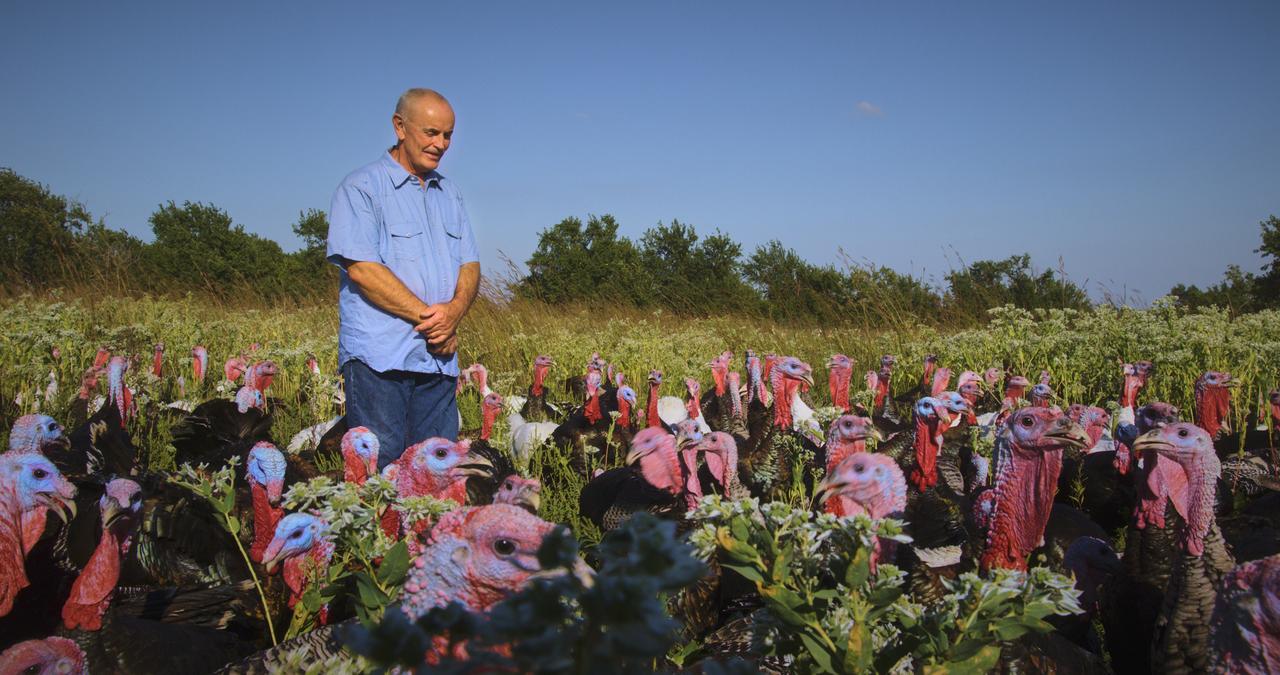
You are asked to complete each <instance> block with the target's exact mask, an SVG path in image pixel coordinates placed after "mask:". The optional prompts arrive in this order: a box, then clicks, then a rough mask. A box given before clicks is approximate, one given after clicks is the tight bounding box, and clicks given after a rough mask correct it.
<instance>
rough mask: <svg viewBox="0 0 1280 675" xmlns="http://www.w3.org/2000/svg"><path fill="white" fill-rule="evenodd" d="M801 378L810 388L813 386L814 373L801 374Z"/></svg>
mask: <svg viewBox="0 0 1280 675" xmlns="http://www.w3.org/2000/svg"><path fill="white" fill-rule="evenodd" d="M800 380H801V381H802V382H804V383H805V386H807V387H810V388H812V387H813V373H805V374H804V375H801V376H800Z"/></svg>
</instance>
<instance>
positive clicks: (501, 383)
mask: <svg viewBox="0 0 1280 675" xmlns="http://www.w3.org/2000/svg"><path fill="white" fill-rule="evenodd" d="M337 330H338V317H337V310H336V307H334V306H333V305H330V304H325V305H310V306H308V305H303V304H296V305H270V306H269V305H258V306H236V305H234V304H226V303H214V302H211V301H208V300H203V299H200V298H196V297H194V296H188V297H185V298H179V299H158V298H153V297H147V296H143V297H133V298H120V297H103V296H100V295H95V294H90V293H83V294H76V295H72V294H66V293H64V294H58V293H52V294H48V295H44V296H30V295H28V296H21V297H16V298H10V299H7V300H0V425H2V426H0V434H6V435H7V433H8V428H9V425H10V423H11V422H12V420H13V419H14V417H16V416H17V415H20V414H24V413H28V412H33V411H35V410H37V409H39V410H42V411H45V412H48V413H50V414H53V415H54V416H55V417H58V418H63V416H65V414H66V412H67V410H68V409H69V407H70V405H71V402H72V399H73V398H74V397H75V394H76V389H77V387H78V384H79V378H80V374H81V373H82V372H83V370H84V369H85V368H86V367H87V366H88V365H89V364H90V363H91V362H92V360H93V356H94V353H95V351H96V350H97V349H98V347H100V346H104V345H105V346H109V347H111V348H112V350H113V352H115V353H117V354H131V355H135V356H136V357H138V358H137V361H136V364H135V366H134V367H133V368H131V370H130V373H129V377H128V379H129V381H130V384H131V386H132V387H133V388H134V389H135V390H137V391H138V392H139V398H140V399H141V400H142V402H143V404H144V405H155V406H160V405H161V404H163V403H165V402H167V401H169V400H172V399H174V398H177V397H178V396H179V392H178V391H177V385H176V377H177V376H178V375H182V376H183V377H184V378H185V380H186V384H187V387H186V398H187V399H189V400H192V401H196V402H198V401H201V400H206V399H208V398H212V397H214V396H218V395H227V393H228V391H227V390H226V389H225V385H224V389H223V390H222V391H219V389H218V380H219V379H220V378H221V372H222V363H223V362H224V361H225V360H226V359H228V358H229V357H231V356H234V355H236V354H239V353H242V352H246V351H247V350H248V349H249V346H250V345H251V344H252V343H259V344H260V345H261V347H260V349H259V350H258V351H257V352H256V353H255V354H254V357H255V358H270V359H274V360H275V361H276V362H277V363H279V364H280V366H281V372H280V374H279V376H277V378H276V380H275V383H274V384H273V385H272V389H271V391H270V394H271V396H273V397H275V398H277V399H279V400H280V401H282V402H283V405H282V406H280V408H279V409H278V410H277V411H276V416H275V419H276V422H275V427H274V429H275V435H276V437H277V439H278V440H280V441H281V442H284V441H287V440H288V438H289V437H290V436H292V435H293V434H294V433H296V432H297V431H299V430H301V429H303V428H305V427H307V426H310V425H312V424H316V423H319V422H322V421H324V420H327V419H329V418H330V417H332V416H334V415H336V414H338V413H339V407H338V406H337V405H336V404H335V403H334V402H333V400H332V393H333V392H336V391H338V390H340V383H339V381H338V379H337V376H336V372H337V337H336V336H337ZM460 337H461V341H460V344H461V359H462V362H463V363H464V364H466V363H471V362H474V361H480V362H483V363H485V365H487V366H488V367H489V370H490V373H491V379H490V386H492V387H493V388H494V389H495V390H497V391H499V392H500V393H503V394H512V393H523V392H524V391H525V390H526V388H527V387H528V385H529V382H530V378H531V371H530V363H531V362H532V360H533V358H534V356H536V355H538V354H548V355H550V356H551V357H552V358H553V359H555V361H556V363H557V366H556V369H555V370H553V372H552V377H551V378H550V382H551V383H552V388H553V396H564V395H563V394H562V393H561V392H560V391H559V388H558V383H559V382H560V381H562V380H563V379H564V378H565V377H568V376H570V375H577V374H580V373H581V372H582V364H583V363H584V362H585V361H586V359H587V357H588V356H589V355H590V353H591V352H593V351H598V352H600V353H601V354H602V355H604V357H605V358H606V359H608V360H609V361H610V362H612V363H613V364H614V365H615V367H616V368H617V369H618V370H620V371H621V372H623V373H625V374H626V376H627V377H628V379H629V381H631V382H632V383H642V382H643V381H644V378H645V376H646V375H647V373H648V372H649V370H650V369H653V368H657V369H660V370H662V371H663V372H664V373H665V375H666V378H665V381H664V384H663V393H664V394H671V395H680V394H681V390H682V385H681V382H682V381H683V378H685V377H697V378H700V379H703V380H706V379H708V372H707V371H708V368H707V364H708V361H709V360H710V359H711V358H712V357H713V356H714V355H716V354H719V353H720V352H721V351H723V350H725V349H729V350H733V351H734V352H735V353H737V354H738V359H739V363H741V358H742V355H743V353H744V351H745V350H746V349H754V350H756V351H757V352H758V353H767V352H776V353H778V354H788V355H794V356H798V357H800V358H802V359H804V360H805V361H807V362H808V363H810V364H812V365H813V366H814V368H815V370H816V371H817V372H816V373H815V378H816V379H817V380H818V386H817V387H815V389H814V391H812V392H810V395H811V396H812V398H813V400H814V403H815V404H817V405H825V404H826V403H827V393H826V387H825V386H824V382H823V381H824V376H823V374H822V372H821V370H822V364H824V363H825V362H826V360H827V358H828V357H830V356H831V355H832V354H834V353H844V354H846V355H848V356H850V357H851V358H852V359H853V360H854V362H855V363H856V364H857V366H858V367H859V368H860V369H863V370H870V369H874V368H876V367H877V365H878V362H879V357H880V355H881V354H886V353H890V354H895V355H897V356H898V358H899V368H898V371H897V372H896V373H895V376H894V379H893V390H894V393H895V394H896V395H901V394H905V393H907V392H909V391H910V390H911V389H912V388H914V387H915V386H916V385H917V383H918V382H919V379H920V373H921V363H922V359H923V357H924V356H925V355H926V354H929V353H934V354H937V355H938V356H939V357H940V363H941V364H942V365H945V366H948V367H950V368H952V369H953V370H955V371H956V373H957V374H958V373H959V371H960V370H963V369H971V370H976V371H981V370H983V369H985V368H987V367H989V366H999V367H1003V368H1007V369H1009V370H1011V371H1013V372H1016V373H1020V374H1025V375H1027V376H1028V377H1030V378H1032V379H1033V380H1034V379H1035V376H1036V375H1037V374H1038V373H1039V372H1040V371H1041V370H1048V371H1049V372H1050V373H1051V375H1052V377H1053V380H1052V384H1053V387H1054V389H1055V390H1057V392H1058V393H1059V394H1060V395H1061V396H1062V397H1063V398H1064V399H1065V400H1066V401H1068V402H1081V403H1088V404H1098V403H1103V402H1106V401H1111V400H1114V399H1116V398H1117V396H1118V392H1119V389H1120V385H1121V374H1120V364H1121V363H1124V362H1130V361H1133V360H1139V359H1147V360H1151V361H1153V362H1154V363H1155V364H1156V368H1157V372H1156V375H1155V377H1154V378H1153V379H1152V381H1151V383H1150V385H1149V387H1148V389H1147V390H1146V392H1144V397H1145V398H1149V399H1159V400H1164V401H1168V402H1169V403H1172V404H1174V405H1177V406H1179V407H1180V408H1182V409H1183V410H1184V411H1190V410H1191V408H1192V404H1193V397H1192V396H1193V392H1192V387H1193V383H1194V382H1195V379H1196V378H1197V377H1198V376H1199V375H1200V374H1201V373H1202V372H1203V371H1205V370H1210V369H1213V370H1225V371H1228V372H1230V373H1232V375H1234V376H1235V377H1236V378H1237V379H1239V380H1240V381H1241V386H1240V387H1239V388H1238V389H1237V390H1236V392H1235V394H1234V397H1233V411H1232V412H1233V421H1236V422H1237V423H1243V422H1244V420H1245V416H1246V415H1248V414H1249V413H1250V412H1252V411H1256V410H1257V409H1258V406H1259V404H1260V401H1262V400H1264V398H1265V395H1266V393H1267V392H1268V391H1269V390H1270V389H1272V388H1274V387H1276V386H1277V385H1278V384H1280V312H1276V311H1265V312H1259V313H1256V314H1249V315H1244V316H1240V317H1234V318H1233V317H1231V316H1230V315H1229V314H1228V313H1227V312H1225V311H1220V310H1213V309H1210V310H1201V311H1196V312H1188V311H1185V310H1181V309H1178V308H1176V307H1174V306H1172V305H1171V304H1168V303H1162V302H1157V303H1156V304H1155V305H1154V306H1153V307H1152V308H1151V309H1147V310H1131V309H1116V308H1109V307H1100V308H1097V309H1094V310H1089V311H1075V310H1049V311H1036V312H1029V311H1025V310H1019V309H1013V308H1003V309H997V310H993V311H992V312H991V318H990V322H989V323H988V324H987V325H985V326H982V327H978V328H968V329H961V330H955V329H947V328H938V327H931V326H922V325H918V324H910V323H903V324H901V325H898V326H896V327H895V328H894V329H892V330H889V329H881V330H877V329H873V328H868V327H854V326H838V325H837V326H813V327H797V326H788V325H783V324H780V323H774V322H768V321H764V320H760V319H755V318H743V317H735V316H716V317H707V318H689V317H682V316H673V315H671V314H668V313H665V312H663V311H660V310H655V311H643V310H639V309H626V308H622V309H619V308H613V307H599V306H592V305H583V306H579V307H551V306H547V305H544V304H540V303H536V302H532V301H525V300H514V299H504V298H492V297H486V298H482V299H481V300H480V301H478V302H477V303H476V305H475V307H474V309H473V310H472V312H471V314H470V315H469V316H468V317H467V319H466V320H465V321H464V322H463V324H462V327H461V332H460ZM159 341H162V342H164V343H165V345H166V347H167V350H166V352H165V356H164V377H163V378H161V379H160V380H155V378H152V377H151V376H150V375H149V371H150V363H151V354H152V348H153V346H154V344H155V343H156V342H159ZM197 344H201V345H204V346H206V347H207V348H208V350H209V354H210V368H209V370H210V374H209V377H208V379H207V381H206V382H205V383H204V384H203V385H196V384H195V383H194V382H193V381H192V373H191V365H190V364H191V358H190V349H191V347H192V346H193V345H197ZM54 346H57V347H58V348H59V349H60V350H61V358H60V359H57V360H55V359H54V358H53V357H52V356H51V353H50V351H51V348H52V347H54ZM309 354H314V355H315V356H316V357H317V359H318V360H319V363H320V367H321V370H322V372H323V373H325V375H324V376H323V377H321V378H318V379H317V378H313V377H312V376H311V375H310V374H309V373H308V372H307V371H306V369H305V367H304V364H305V361H306V358H307V356H308V355H309ZM51 376H52V378H53V379H54V380H55V381H56V382H57V387H58V391H57V393H56V394H55V395H54V396H53V397H52V398H51V399H48V400H46V398H45V392H46V389H47V387H48V385H49V382H50V378H51ZM460 407H461V409H462V412H463V416H464V421H465V422H466V426H478V423H479V422H478V420H479V412H478V401H477V400H476V399H475V398H473V397H467V398H464V400H463V401H462V402H461V404H460ZM157 409H158V408H157ZM176 417H177V415H173V414H153V415H149V416H147V417H146V419H147V420H149V421H146V422H142V423H140V425H139V426H138V427H137V428H136V429H134V430H133V431H134V434H135V436H137V437H138V440H139V443H140V444H141V445H142V446H143V447H145V448H146V449H147V450H148V452H149V454H150V456H151V458H152V460H153V461H154V462H155V463H156V464H157V465H159V466H164V465H167V464H169V463H170V462H171V456H170V450H169V449H168V448H167V438H168V429H169V427H170V426H171V425H172V424H173V422H174V420H175V419H176ZM1263 419H1266V416H1263Z"/></svg>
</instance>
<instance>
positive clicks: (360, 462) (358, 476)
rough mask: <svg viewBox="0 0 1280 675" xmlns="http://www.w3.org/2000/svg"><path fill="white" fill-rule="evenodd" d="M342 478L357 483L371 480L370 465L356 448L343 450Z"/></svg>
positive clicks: (362, 483)
mask: <svg viewBox="0 0 1280 675" xmlns="http://www.w3.org/2000/svg"><path fill="white" fill-rule="evenodd" d="M342 480H344V481H346V482H348V483H355V484H356V485H364V482H365V481H366V480H369V466H368V465H367V464H366V463H365V461H364V458H362V457H360V455H359V454H357V453H356V452H355V451H354V450H346V449H343V451H342Z"/></svg>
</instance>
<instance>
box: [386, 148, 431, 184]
mask: <svg viewBox="0 0 1280 675" xmlns="http://www.w3.org/2000/svg"><path fill="white" fill-rule="evenodd" d="M382 168H383V169H385V170H386V172H387V178H390V179H391V187H393V188H395V189H397V190H399V189H400V188H401V187H403V186H404V184H405V183H407V182H409V181H414V182H415V183H416V182H417V179H418V177H417V176H415V175H413V174H411V173H409V172H408V171H405V170H404V167H403V166H400V162H397V161H396V159H395V158H394V157H392V156H391V152H390V151H387V152H384V153H382ZM442 179H444V176H441V175H440V174H439V173H436V172H435V171H432V172H431V173H429V174H427V185H431V184H432V183H435V186H436V187H440V181H441V180H442Z"/></svg>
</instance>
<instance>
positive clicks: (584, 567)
mask: <svg viewBox="0 0 1280 675" xmlns="http://www.w3.org/2000/svg"><path fill="white" fill-rule="evenodd" d="M565 574H572V575H573V577H574V578H575V579H577V580H578V583H580V584H582V586H583V587H584V588H591V587H592V586H595V584H596V571H595V570H593V569H591V566H590V565H588V564H587V562H586V561H585V560H583V559H582V558H581V557H579V558H578V559H577V560H576V561H575V562H574V563H573V567H572V568H571V569H568V570H566V569H565V568H563V567H556V568H554V569H549V570H542V571H540V572H534V573H533V574H530V575H529V579H530V580H533V579H558V578H560V577H562V576H564V575H565Z"/></svg>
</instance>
